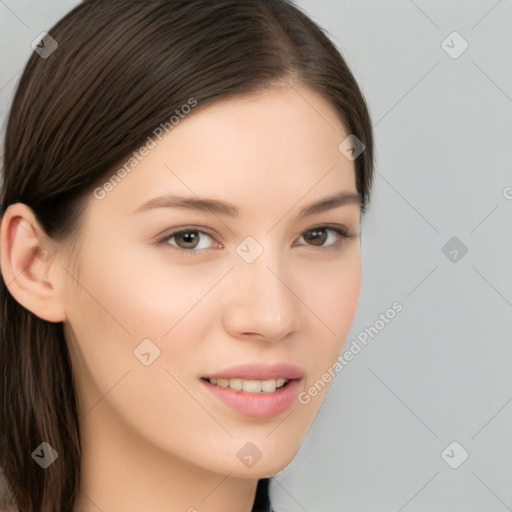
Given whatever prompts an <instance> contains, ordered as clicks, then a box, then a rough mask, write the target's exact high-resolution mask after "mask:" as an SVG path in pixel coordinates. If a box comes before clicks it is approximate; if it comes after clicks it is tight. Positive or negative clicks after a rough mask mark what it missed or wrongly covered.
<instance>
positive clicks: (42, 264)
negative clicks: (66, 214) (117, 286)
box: [0, 203, 66, 322]
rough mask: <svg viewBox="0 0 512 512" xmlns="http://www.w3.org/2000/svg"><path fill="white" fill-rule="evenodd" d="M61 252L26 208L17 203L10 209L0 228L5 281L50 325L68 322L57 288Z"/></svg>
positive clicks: (0, 262)
mask: <svg viewBox="0 0 512 512" xmlns="http://www.w3.org/2000/svg"><path fill="white" fill-rule="evenodd" d="M58 250H59V247H58V245H57V244H56V243H55V242H53V241H52V240H51V239H50V238H49V237H48V236H47V235H46V234H45V232H44V230H43V229H42V228H41V226H40V224H39V222H38V221H37V219H36V216H35V215H34V213H33V211H32V210H31V209H30V208H29V207H28V206H27V205H25V204H23V203H16V204H12V205H10V206H9V207H8V208H7V210H6V211H5V213H4V215H3V217H2V225H1V229H0V266H1V270H2V276H3V279H4V281H5V284H6V286H7V289H8V290H9V292H10V293H11V295H12V296H13V297H14V298H15V299H16V301H17V302H19V303H20V304H21V305H22V306H24V307H25V308H26V309H28V310H29V311H31V312H32V313H34V315H36V316H38V317H39V318H42V319H43V320H47V321H48V322H63V321H64V320H66V313H65V310H64V308H63V304H62V303H61V300H60V296H59V293H58V291H59V290H58V287H57V286H56V285H57V284H58V282H57V281H56V278H57V275H58V273H57V272H58V270H60V269H58V268H57V267H58V264H57V258H56V254H57V252H58ZM50 270H52V272H50Z"/></svg>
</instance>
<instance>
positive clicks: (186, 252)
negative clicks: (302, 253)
mask: <svg viewBox="0 0 512 512" xmlns="http://www.w3.org/2000/svg"><path fill="white" fill-rule="evenodd" d="M322 230H326V231H333V232H335V233H337V234H338V235H339V236H341V238H342V239H344V240H350V239H354V238H357V235H352V234H350V233H349V231H348V230H347V229H345V228H343V227H341V226H333V225H329V224H324V225H320V226H314V227H312V228H310V229H307V230H306V231H304V232H303V233H302V234H301V237H302V236H303V235H304V234H306V233H307V232H309V231H322ZM191 232H194V233H202V234H204V235H207V236H209V237H210V238H212V239H213V236H212V235H210V234H209V233H207V232H205V231H201V230H199V229H195V228H186V229H179V230H177V231H173V232H172V233H169V234H167V235H165V236H164V237H163V238H160V239H159V240H158V241H157V242H156V245H157V246H159V247H160V246H165V245H167V246H168V247H170V248H171V249H173V250H177V251H178V252H180V253H181V254H183V256H197V255H198V254H199V253H201V252H202V251H205V250H206V249H182V248H181V247H174V246H170V245H169V244H168V242H169V240H171V239H172V238H174V237H175V236H176V235H179V234H182V233H191ZM340 242H341V241H338V242H336V243H334V244H332V245H327V246H314V245H310V247H317V248H318V249H323V250H340V249H341V248H342V247H343V246H344V245H345V244H341V243H340ZM306 245H307V244H306Z"/></svg>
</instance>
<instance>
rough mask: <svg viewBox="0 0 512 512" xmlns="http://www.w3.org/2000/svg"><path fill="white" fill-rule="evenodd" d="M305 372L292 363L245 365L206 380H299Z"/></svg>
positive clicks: (213, 374)
mask: <svg viewBox="0 0 512 512" xmlns="http://www.w3.org/2000/svg"><path fill="white" fill-rule="evenodd" d="M304 374H305V372H304V371H303V370H302V368H301V367H300V366H298V365H297V364H295V363H291V362H282V363H274V364H243V365H238V366H231V367H230V368H225V369H224V370H220V371H218V372H215V373H211V374H209V375H205V376H204V377H203V378H206V379H217V380H218V379H228V380H229V379H243V380H259V381H265V380H270V379H274V380H277V379H285V380H299V379H302V378H303V377H304Z"/></svg>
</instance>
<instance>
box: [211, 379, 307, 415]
mask: <svg viewBox="0 0 512 512" xmlns="http://www.w3.org/2000/svg"><path fill="white" fill-rule="evenodd" d="M202 383H203V384H204V385H205V386H206V388H207V389H209V390H210V391H211V392H212V393H213V394H214V395H215V396H216V397H217V398H219V399H220V400H221V402H224V403H225V404H226V405H229V407H231V408H232V409H234V410H235V411H236V412H239V413H240V414H243V415H245V416H250V417H252V418H271V417H273V416H277V415H278V414H281V413H282V412H284V411H286V410H287V409H289V407H290V406H291V405H292V403H293V401H294V400H295V398H296V397H297V392H298V390H299V386H300V381H298V380H291V381H289V382H288V384H286V385H285V386H283V387H282V388H279V389H276V391H274V392H272V393H264V392H260V393H247V392H245V391H235V390H234V389H231V388H222V387H220V386H217V385H216V384H212V383H211V382H209V381H207V380H202Z"/></svg>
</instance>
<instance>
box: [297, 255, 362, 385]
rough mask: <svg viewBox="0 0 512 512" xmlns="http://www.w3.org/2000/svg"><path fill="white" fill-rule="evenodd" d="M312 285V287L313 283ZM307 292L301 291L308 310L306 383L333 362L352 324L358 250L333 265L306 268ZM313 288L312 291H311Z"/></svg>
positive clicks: (357, 291) (358, 288) (358, 279)
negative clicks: (313, 269)
mask: <svg viewBox="0 0 512 512" xmlns="http://www.w3.org/2000/svg"><path fill="white" fill-rule="evenodd" d="M315 283H316V286H314V287H313V284H315ZM308 286H309V289H310V291H309V292H307V293H306V292H305V293H304V297H305V300H304V302H306V304H307V305H308V306H309V309H310V310H311V313H309V312H308V311H307V310H305V314H306V315H308V316H310V317H311V322H310V325H311V327H312V335H311V339H313V340H314V344H312V346H311V347H310V351H311V356H312V357H311V360H312V361H313V364H312V368H311V371H310V374H309V375H308V378H307V384H308V385H309V384H310V383H311V382H313V381H315V380H316V379H318V378H319V377H320V376H321V375H322V374H323V373H324V372H326V371H327V370H328V369H329V368H330V367H331V366H332V365H333V363H334V362H335V361H336V359H337V358H338V356H339V354H340V352H341V351H342V349H343V345H344V343H345V341H346V339H347V336H348V334H349V332H350V329H351V327H352V323H353V321H354V317H355V314H356V311H357V305H358V301H359V295H360V291H361V263H360V258H359V252H358V251H354V253H353V254H350V257H347V258H345V259H344V260H343V261H340V262H338V263H336V264H333V265H330V266H329V265H325V266H324V267H322V268H320V267H319V270H318V272H316V273H315V272H311V271H310V280H308ZM312 290H314V292H313V291H312Z"/></svg>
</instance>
